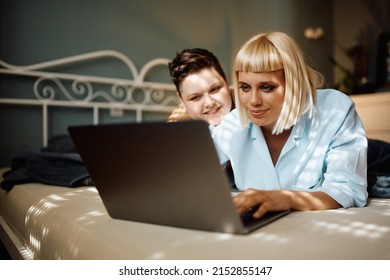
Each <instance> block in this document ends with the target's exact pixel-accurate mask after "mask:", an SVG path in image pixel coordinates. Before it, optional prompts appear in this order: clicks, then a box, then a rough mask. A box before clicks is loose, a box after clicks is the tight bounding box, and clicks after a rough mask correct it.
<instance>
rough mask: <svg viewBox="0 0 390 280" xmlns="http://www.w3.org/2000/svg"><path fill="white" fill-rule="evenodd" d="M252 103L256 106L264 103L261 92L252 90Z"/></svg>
mask: <svg viewBox="0 0 390 280" xmlns="http://www.w3.org/2000/svg"><path fill="white" fill-rule="evenodd" d="M250 103H251V105H254V106H255V105H260V104H262V103H263V98H261V94H260V93H258V92H257V91H255V90H253V91H252V92H251V96H250Z"/></svg>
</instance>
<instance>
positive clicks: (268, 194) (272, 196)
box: [233, 189, 292, 218]
mask: <svg viewBox="0 0 390 280" xmlns="http://www.w3.org/2000/svg"><path fill="white" fill-rule="evenodd" d="M291 200H292V194H291V192H290V191H287V190H267V191H265V190H255V189H247V190H245V191H243V192H241V193H239V194H238V195H236V196H234V197H233V201H234V203H235V204H236V207H237V211H238V212H239V213H240V214H244V213H245V212H247V211H249V210H251V209H253V208H257V207H258V208H257V210H256V211H254V213H253V217H254V218H260V217H261V216H263V215H264V214H265V213H266V212H269V211H283V210H288V209H290V208H291Z"/></svg>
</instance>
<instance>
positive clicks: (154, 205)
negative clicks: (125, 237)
mask: <svg viewBox="0 0 390 280" xmlns="http://www.w3.org/2000/svg"><path fill="white" fill-rule="evenodd" d="M68 130H69V133H70V135H71V137H72V139H73V142H74V144H75V146H76V148H77V151H78V153H79V154H80V156H81V158H82V159H83V161H84V164H85V166H86V167H87V169H88V171H89V173H90V175H91V177H92V180H93V181H94V184H95V186H96V188H97V190H98V192H99V194H100V196H101V198H102V200H103V203H104V205H105V207H106V209H107V212H108V213H109V215H110V216H111V217H112V218H116V219H123V220H130V221H136V222H144V223H152V224H159V225H166V226H174V227H181V228H189V229H197V230H206V231H216V232H225V233H235V234H245V233H248V232H250V231H252V230H254V229H255V228H258V227H261V226H264V225H266V224H268V223H270V222H272V221H274V220H276V219H278V218H280V217H282V216H283V215H285V214H287V213H288V212H289V211H283V212H271V213H268V214H266V215H265V216H264V217H263V218H260V219H253V218H252V219H251V215H246V216H250V217H249V220H252V221H249V222H248V223H249V224H248V225H244V223H243V221H242V219H241V217H240V215H239V214H238V213H237V211H236V209H235V205H234V203H233V200H232V196H231V192H230V185H229V183H228V179H227V176H226V174H225V172H224V171H223V169H222V167H221V165H220V163H219V160H218V156H217V153H216V150H215V147H214V144H213V141H212V138H211V135H210V131H209V127H208V124H207V123H205V122H203V121H188V122H177V123H165V122H145V123H140V124H138V123H129V124H105V125H84V126H72V127H69V129H68Z"/></svg>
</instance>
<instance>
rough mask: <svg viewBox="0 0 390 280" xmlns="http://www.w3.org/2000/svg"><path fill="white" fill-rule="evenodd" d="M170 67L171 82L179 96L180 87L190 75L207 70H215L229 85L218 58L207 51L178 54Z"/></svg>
mask: <svg viewBox="0 0 390 280" xmlns="http://www.w3.org/2000/svg"><path fill="white" fill-rule="evenodd" d="M168 67H169V73H170V76H171V80H172V82H173V83H174V84H175V86H176V89H177V92H178V93H179V94H180V85H181V83H182V82H183V80H184V79H185V78H186V77H187V76H188V75H191V74H194V73H197V72H200V71H202V70H203V69H207V68H214V69H215V71H217V73H218V74H219V75H221V77H222V78H223V79H224V80H225V81H226V83H227V79H226V75H225V72H224V71H223V68H222V66H221V64H220V63H219V61H218V59H217V57H216V56H215V55H214V54H213V53H212V52H210V51H208V50H206V49H201V48H194V49H184V50H183V51H181V52H180V53H176V56H175V58H174V59H173V60H172V61H171V62H170V63H168Z"/></svg>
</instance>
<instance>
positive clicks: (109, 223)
mask: <svg viewBox="0 0 390 280" xmlns="http://www.w3.org/2000/svg"><path fill="white" fill-rule="evenodd" d="M199 207H201V205H200V206H199ZM140 211H141V210H140ZM156 213H158V209H156ZM0 215H1V216H0V233H1V234H0V237H1V238H2V240H3V243H5V244H6V246H7V248H8V249H9V250H10V251H11V253H12V254H13V255H14V256H15V257H17V256H16V255H17V253H19V256H20V257H22V258H27V259H28V258H33V259H390V199H370V200H369V204H368V206H367V207H365V208H350V209H339V210H328V211H309V212H293V213H291V214H289V215H287V216H285V217H283V218H282V219H279V220H277V221H275V222H274V223H272V224H269V225H267V226H265V227H263V228H260V229H258V230H256V231H255V232H253V233H251V234H248V235H244V236H241V235H230V234H221V233H213V232H204V231H196V230H188V229H180V228H173V227H166V226H158V225H151V224H143V223H136V222H129V221H122V220H115V219H112V218H110V217H109V216H108V214H107V212H106V210H105V208H104V205H103V203H102V201H101V199H100V196H99V194H98V192H97V191H96V189H95V188H94V187H80V188H75V189H70V188H64V187H57V186H48V185H43V184H35V183H31V184H24V185H18V186H15V187H14V188H13V189H12V190H11V191H10V192H9V193H6V192H5V191H3V190H1V191H0ZM12 246H13V248H12Z"/></svg>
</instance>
